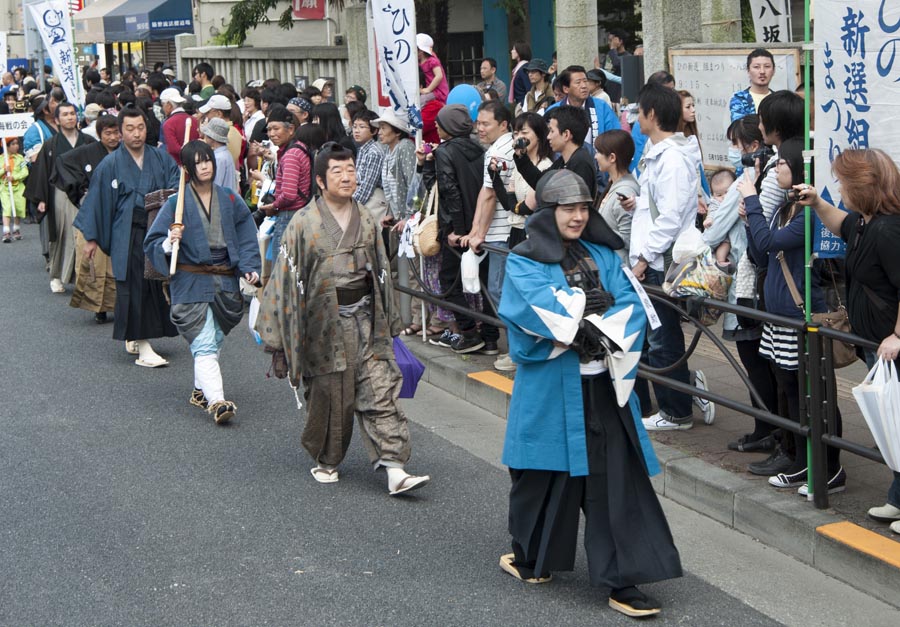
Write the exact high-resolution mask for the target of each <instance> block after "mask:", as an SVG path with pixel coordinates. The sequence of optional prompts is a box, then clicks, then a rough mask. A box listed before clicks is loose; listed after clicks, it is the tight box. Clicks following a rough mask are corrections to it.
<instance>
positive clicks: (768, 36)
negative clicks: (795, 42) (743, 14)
mask: <svg viewBox="0 0 900 627" xmlns="http://www.w3.org/2000/svg"><path fill="white" fill-rule="evenodd" d="M750 10H751V11H752V12H753V29H754V30H755V31H756V41H757V42H759V43H764V44H775V43H786V42H789V41H791V13H790V2H785V0H750Z"/></svg>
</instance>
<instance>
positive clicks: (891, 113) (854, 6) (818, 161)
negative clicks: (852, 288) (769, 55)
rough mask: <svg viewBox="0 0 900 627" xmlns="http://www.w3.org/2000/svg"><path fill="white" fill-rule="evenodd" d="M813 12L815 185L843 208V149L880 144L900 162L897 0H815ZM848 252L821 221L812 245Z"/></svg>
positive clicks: (829, 252) (821, 250)
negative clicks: (837, 165) (836, 166)
mask: <svg viewBox="0 0 900 627" xmlns="http://www.w3.org/2000/svg"><path fill="white" fill-rule="evenodd" d="M816 17H817V19H816V33H815V83H816V144H815V149H816V157H815V167H816V187H817V188H818V189H819V190H820V192H821V194H822V196H823V197H824V198H826V199H827V200H830V201H831V202H832V204H834V205H835V206H840V202H841V198H840V194H839V190H838V188H837V182H836V181H835V180H834V177H833V176H832V174H831V163H832V161H834V159H835V157H837V156H838V155H839V154H840V153H841V152H843V151H844V150H848V149H852V148H858V149H865V148H880V149H882V150H884V151H885V152H887V153H888V154H889V155H890V156H891V158H893V160H894V161H895V162H900V107H898V104H897V103H900V82H898V81H900V54H898V53H900V3H898V2H885V1H884V0H852V1H851V0H843V1H837V0H818V1H817V3H816ZM843 249H844V247H843V242H842V241H841V240H840V239H838V238H836V237H834V236H833V235H831V234H830V233H829V232H828V231H827V230H825V229H824V228H823V227H821V225H817V231H816V237H815V242H814V250H816V251H818V252H819V253H820V254H821V255H822V256H829V255H831V256H834V255H836V254H842V253H843Z"/></svg>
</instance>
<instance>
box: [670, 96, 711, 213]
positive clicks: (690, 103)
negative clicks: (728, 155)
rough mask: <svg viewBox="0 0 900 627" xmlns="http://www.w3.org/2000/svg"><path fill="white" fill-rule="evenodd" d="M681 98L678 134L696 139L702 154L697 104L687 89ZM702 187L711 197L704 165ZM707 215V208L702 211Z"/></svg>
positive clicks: (701, 179) (701, 175) (701, 177)
mask: <svg viewBox="0 0 900 627" xmlns="http://www.w3.org/2000/svg"><path fill="white" fill-rule="evenodd" d="M678 95H679V96H681V120H680V121H679V122H678V132H679V133H683V134H684V136H685V137H691V136H693V137H696V138H697V145H698V146H700V152H701V153H702V152H703V146H701V145H700V131H699V130H698V129H697V104H696V102H695V101H694V96H693V95H691V92H689V91H687V90H686V89H681V90H679V91H678ZM700 187H701V188H702V189H703V191H704V192H705V193H706V195H707V197H708V196H710V195H711V192H710V189H709V181H708V180H707V178H706V171H705V170H704V169H703V165H702V164H701V166H700ZM701 213H703V214H705V208H704V210H702V211H701Z"/></svg>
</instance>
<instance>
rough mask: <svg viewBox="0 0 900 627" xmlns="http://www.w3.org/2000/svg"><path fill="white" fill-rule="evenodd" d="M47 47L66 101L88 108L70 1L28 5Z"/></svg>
mask: <svg viewBox="0 0 900 627" xmlns="http://www.w3.org/2000/svg"><path fill="white" fill-rule="evenodd" d="M28 8H29V9H31V14H32V16H33V17H34V23H35V26H36V27H37V30H38V32H39V33H40V34H41V39H42V40H43V41H44V47H45V48H46V49H47V52H48V54H49V55H50V60H51V61H52V62H53V73H54V74H55V75H56V77H57V78H58V79H59V82H60V85H61V86H62V88H63V91H64V92H66V99H67V100H68V101H69V102H72V103H75V104H77V105H78V106H79V107H81V106H84V102H83V100H82V99H81V98H80V90H79V88H78V85H79V79H78V72H77V70H76V68H75V53H74V49H75V48H74V46H73V44H72V20H71V19H70V18H69V13H68V11H69V6H68V4H67V3H66V0H44V1H43V2H37V3H35V4H30V5H28Z"/></svg>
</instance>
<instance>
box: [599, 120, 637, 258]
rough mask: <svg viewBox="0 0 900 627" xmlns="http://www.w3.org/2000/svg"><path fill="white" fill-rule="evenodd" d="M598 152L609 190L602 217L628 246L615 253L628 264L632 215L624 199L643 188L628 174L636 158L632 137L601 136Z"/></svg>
mask: <svg viewBox="0 0 900 627" xmlns="http://www.w3.org/2000/svg"><path fill="white" fill-rule="evenodd" d="M594 148H595V149H596V150H597V152H596V153H595V154H594V159H596V160H597V167H598V168H599V169H600V171H601V172H606V173H607V174H608V175H609V187H608V188H607V189H606V194H605V195H604V196H603V198H602V199H601V201H600V206H599V208H598V209H599V211H600V216H601V217H602V218H603V219H604V220H605V221H606V223H607V224H608V225H609V226H610V228H612V230H613V231H615V232H616V233H618V234H619V237H621V238H622V241H623V242H625V248H623V249H622V250H617V251H616V253H617V254H618V255H619V257H620V258H621V259H622V261H623V262H627V261H628V242H629V240H630V239H631V212H630V211H626V210H625V209H624V208H623V207H622V202H621V201H622V197H628V196H638V195H640V193H641V186H640V184H639V183H638V182H637V179H636V178H634V176H633V175H632V174H631V173H630V172H629V171H628V166H629V165H631V160H632V159H633V158H634V140H633V139H631V134H630V133H626V132H625V131H623V130H619V129H613V130H610V131H606V132H605V133H601V134H600V135H598V136H597V139H595V140H594Z"/></svg>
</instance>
